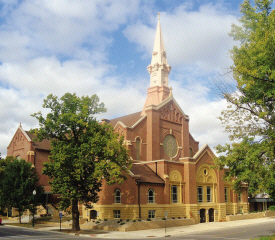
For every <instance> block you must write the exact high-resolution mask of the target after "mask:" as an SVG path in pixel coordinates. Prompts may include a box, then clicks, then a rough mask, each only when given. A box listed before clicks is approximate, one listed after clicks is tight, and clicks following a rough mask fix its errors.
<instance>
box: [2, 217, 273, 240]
mask: <svg viewBox="0 0 275 240" xmlns="http://www.w3.org/2000/svg"><path fill="white" fill-rule="evenodd" d="M11 222H12V223H14V221H8V220H3V224H7V223H11ZM268 222H274V223H275V218H274V217H266V218H257V219H249V220H239V221H230V222H211V223H199V224H195V225H189V226H181V227H172V228H167V229H166V232H165V229H164V228H160V229H150V230H140V231H130V232H119V231H100V230H93V233H92V234H91V232H90V231H89V233H88V234H79V235H80V236H87V237H94V238H112V239H125V238H127V239H142V238H148V237H156V238H160V237H165V236H171V237H172V236H180V235H183V234H192V233H203V232H209V231H215V230H221V229H230V228H233V227H241V226H246V225H253V224H260V223H268ZM65 228H67V229H70V228H71V227H64V226H63V227H62V229H65ZM35 229H36V230H38V231H53V230H58V229H59V226H58V225H56V226H49V227H45V226H43V227H39V226H38V227H36V228H35Z"/></svg>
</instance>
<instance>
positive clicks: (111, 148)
mask: <svg viewBox="0 0 275 240" xmlns="http://www.w3.org/2000/svg"><path fill="white" fill-rule="evenodd" d="M43 107H44V108H49V109H50V113H48V114H47V116H46V118H43V116H42V114H41V113H40V112H39V113H36V114H33V116H34V117H36V118H37V119H38V121H39V125H40V128H39V129H35V130H32V132H34V133H35V134H36V136H37V138H38V140H42V139H51V141H52V150H51V155H50V161H49V162H46V163H45V164H44V166H45V168H44V169H43V173H44V174H46V175H48V176H49V177H50V178H51V179H52V180H51V183H50V184H51V186H52V191H53V193H57V194H60V196H61V201H60V207H61V208H62V209H65V208H67V207H69V206H71V207H72V213H73V226H72V227H73V230H75V231H78V230H80V227H79V211H78V201H80V202H82V203H83V204H85V205H86V206H87V207H90V204H91V203H95V202H96V201H97V200H98V192H99V191H100V187H101V185H102V180H103V178H104V179H105V180H106V182H107V183H108V184H112V183H121V182H123V181H124V180H125V178H126V177H125V175H124V174H125V172H127V171H128V168H129V167H130V166H131V161H130V159H129V156H128V153H127V150H126V148H125V146H123V138H119V137H118V135H117V134H116V133H115V132H114V130H113V128H112V127H111V125H108V124H99V123H98V122H97V121H96V119H95V118H94V114H97V113H101V112H105V111H106V109H105V108H104V104H103V103H99V98H98V97H97V96H96V95H93V96H92V97H88V96H87V97H84V96H83V97H81V98H79V97H77V96H76V95H75V94H70V93H66V94H65V95H64V96H62V97H61V98H60V99H58V98H57V97H56V96H53V95H49V96H48V97H47V99H45V100H44V104H43ZM123 173H124V174H123Z"/></svg>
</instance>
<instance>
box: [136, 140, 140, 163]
mask: <svg viewBox="0 0 275 240" xmlns="http://www.w3.org/2000/svg"><path fill="white" fill-rule="evenodd" d="M136 160H140V139H139V138H137V139H136Z"/></svg>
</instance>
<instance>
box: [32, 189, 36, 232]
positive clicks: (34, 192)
mask: <svg viewBox="0 0 275 240" xmlns="http://www.w3.org/2000/svg"><path fill="white" fill-rule="evenodd" d="M32 194H33V212H32V214H33V215H32V226H33V227H34V198H35V195H36V191H35V190H33V192H32Z"/></svg>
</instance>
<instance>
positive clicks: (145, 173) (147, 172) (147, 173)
mask: <svg viewBox="0 0 275 240" xmlns="http://www.w3.org/2000/svg"><path fill="white" fill-rule="evenodd" d="M131 172H132V173H133V174H135V175H139V176H140V177H139V178H138V179H136V182H138V183H147V184H150V183H152V184H163V185H164V184H165V182H164V180H163V179H162V178H161V177H160V176H158V175H157V174H156V173H155V172H154V171H153V170H152V169H151V168H150V167H148V166H147V165H146V164H133V166H132V168H131Z"/></svg>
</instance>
